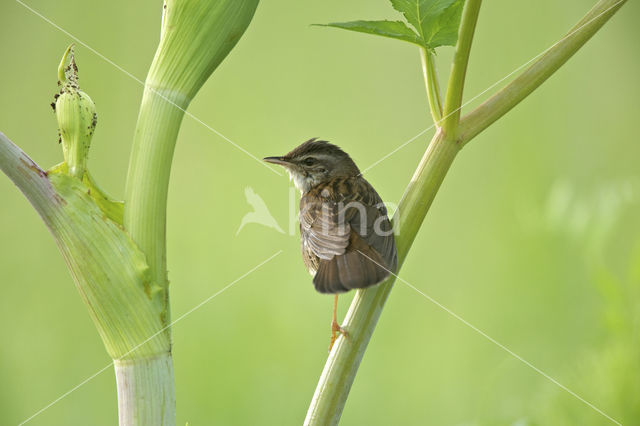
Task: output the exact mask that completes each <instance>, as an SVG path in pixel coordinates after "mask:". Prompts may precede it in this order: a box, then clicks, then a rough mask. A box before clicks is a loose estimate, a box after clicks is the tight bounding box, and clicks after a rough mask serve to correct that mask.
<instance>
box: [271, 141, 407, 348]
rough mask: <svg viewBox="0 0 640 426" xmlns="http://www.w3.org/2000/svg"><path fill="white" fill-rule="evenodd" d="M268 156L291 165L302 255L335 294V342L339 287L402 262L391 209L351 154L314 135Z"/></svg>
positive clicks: (361, 283)
mask: <svg viewBox="0 0 640 426" xmlns="http://www.w3.org/2000/svg"><path fill="white" fill-rule="evenodd" d="M264 161H266V162H269V163H273V164H278V165H281V166H283V167H285V168H286V169H287V171H288V172H289V174H290V176H291V178H292V179H293V182H294V184H295V186H296V188H298V189H299V190H300V192H301V194H302V197H301V199H300V213H299V218H300V236H301V240H302V247H301V248H302V259H303V260H304V264H305V266H306V267H307V270H308V271H309V273H311V274H312V275H314V277H313V284H314V286H315V288H316V290H317V291H319V292H320V293H331V294H335V298H334V304H333V318H332V321H331V343H330V346H329V349H331V347H332V346H333V343H334V342H335V340H336V338H337V333H338V332H340V333H342V334H344V335H345V336H346V335H347V334H346V331H345V330H344V329H342V328H341V327H340V325H339V324H338V322H337V320H336V309H337V303H338V293H343V292H346V291H349V290H351V289H355V288H366V287H370V286H372V285H374V284H377V283H379V282H381V281H383V280H384V279H385V278H386V277H387V276H389V274H390V273H391V272H395V270H396V268H397V266H398V257H397V253H396V245H395V241H394V236H393V230H392V228H391V223H390V222H389V218H388V217H387V209H386V207H385V205H384V203H383V202H382V200H381V199H380V196H379V195H378V193H377V192H376V190H375V189H373V187H372V186H371V184H369V182H367V181H366V180H365V179H364V178H363V177H362V175H361V173H360V170H359V169H358V166H356V164H355V163H354V162H353V160H352V159H351V157H349V155H348V154H347V153H346V152H344V151H343V150H342V149H340V148H339V147H337V146H336V145H333V144H330V143H329V142H326V141H321V140H317V139H316V138H314V139H310V140H308V141H306V142H304V143H303V144H302V145H300V146H298V147H297V148H295V149H294V150H293V151H291V152H289V153H288V154H286V155H284V156H282V157H266V158H265V159H264Z"/></svg>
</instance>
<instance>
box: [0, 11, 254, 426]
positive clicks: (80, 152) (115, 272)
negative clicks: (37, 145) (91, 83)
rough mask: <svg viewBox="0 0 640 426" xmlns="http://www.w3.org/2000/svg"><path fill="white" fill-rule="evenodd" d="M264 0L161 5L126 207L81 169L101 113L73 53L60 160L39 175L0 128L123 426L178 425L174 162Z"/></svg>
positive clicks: (3, 155)
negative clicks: (65, 275)
mask: <svg viewBox="0 0 640 426" xmlns="http://www.w3.org/2000/svg"><path fill="white" fill-rule="evenodd" d="M257 3H258V2H257V0H217V1H215V2H211V1H201V0H168V1H166V2H165V5H164V8H163V11H164V14H163V23H162V32H161V39H160V44H159V47H158V50H157V52H156V56H155V58H154V61H153V64H152V66H151V69H150V71H149V75H148V77H147V81H146V85H145V90H144V94H143V99H142V104H141V108H140V113H139V116H138V123H137V126H136V133H135V136H134V143H133V147H132V154H131V162H130V168H129V174H128V179H127V187H126V203H125V206H124V212H123V205H122V203H117V202H114V201H112V200H110V199H109V198H108V197H106V195H105V194H104V193H102V191H100V189H99V187H98V185H97V184H96V183H95V182H94V181H93V180H92V178H91V176H90V174H89V172H88V171H87V170H86V167H85V166H86V164H85V160H86V152H87V150H88V149H89V143H90V138H91V135H92V133H93V127H94V126H95V121H96V120H95V119H96V117H95V115H93V114H92V112H93V110H92V108H93V103H92V102H91V100H90V98H89V97H88V96H84V95H83V94H82V93H81V92H80V91H79V88H78V87H77V85H76V83H77V75H76V71H75V66H74V65H73V64H72V65H70V66H69V67H66V66H65V63H66V57H67V56H68V55H69V53H70V51H69V50H67V52H66V53H65V57H64V58H63V61H62V65H61V68H60V70H63V69H64V70H65V71H60V70H59V76H60V75H65V74H66V76H69V78H70V80H69V82H68V83H69V84H65V86H64V91H65V92H64V93H63V94H61V95H60V96H59V97H58V98H57V101H56V103H55V105H56V111H57V113H58V114H57V117H58V124H59V131H60V135H61V138H62V142H63V145H64V147H65V162H64V163H62V164H60V165H58V166H56V167H54V168H53V169H51V170H50V171H49V172H44V171H43V170H42V169H41V168H40V167H38V166H37V165H36V164H35V163H33V162H32V161H31V160H30V159H29V158H28V157H27V156H26V154H24V153H23V152H22V151H20V149H19V148H18V147H17V146H15V145H14V144H12V143H11V142H10V141H9V140H8V139H7V138H6V137H5V136H4V135H2V134H0V169H2V170H3V171H4V172H5V173H6V174H7V175H8V176H9V177H10V178H11V179H12V180H13V181H14V182H15V183H16V185H17V186H18V187H19V188H20V190H21V191H22V192H23V193H24V194H25V196H26V197H27V198H28V199H29V201H30V202H31V204H32V205H33V206H34V207H35V209H36V210H37V211H38V213H40V215H41V216H42V218H43V220H44V222H45V224H46V225H47V227H48V228H49V229H50V230H51V233H52V234H53V236H54V238H55V240H56V242H57V243H58V246H59V247H60V250H61V252H62V254H63V257H64V259H65V261H66V263H67V265H68V267H69V269H70V270H71V274H72V276H73V278H74V281H75V283H76V286H77V288H78V290H79V292H80V295H81V296H82V298H83V300H84V301H85V303H86V305H87V307H88V309H89V314H90V315H91V317H92V319H93V321H94V323H95V325H96V327H97V329H98V332H99V333H100V336H101V337H102V340H103V342H104V345H105V348H106V349H107V352H108V353H109V355H110V356H111V358H113V360H114V365H115V372H116V379H117V386H118V412H119V418H120V425H122V426H137V425H153V426H173V425H175V422H176V414H175V390H174V381H173V365H172V360H171V338H170V321H169V293H168V281H167V276H166V258H165V216H166V202H167V188H168V183H169V174H170V167H171V159H172V156H173V150H174V146H175V142H176V138H177V135H178V131H179V128H180V123H181V121H182V118H183V116H184V113H185V109H186V108H187V106H188V104H189V102H190V100H191V99H192V98H193V97H194V96H195V94H196V93H197V92H198V90H199V89H200V87H201V86H202V84H204V82H205V81H206V80H207V79H208V77H209V76H210V75H211V73H212V72H213V70H214V69H215V68H216V67H217V66H218V65H219V64H220V62H221V61H222V60H223V59H224V58H225V56H226V55H227V54H228V53H229V51H230V50H231V49H232V48H233V46H234V45H235V44H236V43H237V41H238V40H239V38H240V37H241V36H242V34H243V33H244V31H245V29H246V27H247V25H248V24H249V22H250V21H251V18H252V17H253V14H254V12H255V9H256V7H257ZM71 56H72V55H71ZM61 73H62V74H61ZM67 92H69V93H67ZM123 225H124V228H123ZM89 422H90V420H89Z"/></svg>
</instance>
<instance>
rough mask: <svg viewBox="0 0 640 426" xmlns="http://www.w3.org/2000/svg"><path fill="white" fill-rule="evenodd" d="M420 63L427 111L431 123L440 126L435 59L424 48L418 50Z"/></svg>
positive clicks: (438, 85)
mask: <svg viewBox="0 0 640 426" xmlns="http://www.w3.org/2000/svg"><path fill="white" fill-rule="evenodd" d="M420 61H421V62H422V75H423V76H424V85H425V87H426V89H427V99H428V100H429V110H430V111H431V117H433V123H434V124H435V125H436V126H440V120H441V119H442V100H441V98H440V84H439V83H438V74H437V72H436V67H435V58H434V57H433V53H431V52H429V51H428V50H427V49H426V48H424V47H421V48H420Z"/></svg>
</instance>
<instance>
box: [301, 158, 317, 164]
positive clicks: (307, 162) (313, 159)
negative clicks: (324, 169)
mask: <svg viewBox="0 0 640 426" xmlns="http://www.w3.org/2000/svg"><path fill="white" fill-rule="evenodd" d="M314 164H316V159H315V158H313V157H308V158H306V159H305V160H304V165H305V166H313V165H314Z"/></svg>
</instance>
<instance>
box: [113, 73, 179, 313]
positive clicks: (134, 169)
mask: <svg viewBox="0 0 640 426" xmlns="http://www.w3.org/2000/svg"><path fill="white" fill-rule="evenodd" d="M187 105H188V101H187V99H186V98H185V97H184V96H183V95H181V94H179V93H176V92H171V91H167V90H164V89H163V88H162V87H156V86H155V85H154V84H153V82H147V86H146V88H145V91H144V95H143V97H142V103H141V106H140V113H139V116H138V124H137V126H136V130H135V135H134V139H133V147H132V151H131V159H130V163H129V173H128V175H127V186H126V192H125V210H124V226H125V229H126V230H127V231H128V232H129V234H130V235H131V237H132V238H133V240H134V241H135V242H136V243H137V244H138V246H139V247H140V249H141V250H142V251H143V252H144V253H145V254H146V256H147V262H148V263H149V266H150V268H151V278H152V280H153V281H154V282H155V283H157V284H158V285H160V286H162V287H164V288H166V287H167V285H168V282H167V276H166V270H167V260H166V238H165V234H166V232H165V228H166V213H167V212H166V210H167V192H168V188H169V175H170V172H171V162H172V160H173V151H174V148H175V144H176V139H177V137H178V131H179V130H180V124H181V122H182V118H183V116H184V109H186V107H187ZM168 309H169V307H168V305H167V306H166V312H167V315H166V317H165V320H166V322H167V323H168V321H169V315H168Z"/></svg>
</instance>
